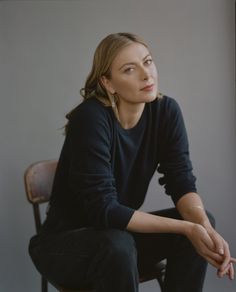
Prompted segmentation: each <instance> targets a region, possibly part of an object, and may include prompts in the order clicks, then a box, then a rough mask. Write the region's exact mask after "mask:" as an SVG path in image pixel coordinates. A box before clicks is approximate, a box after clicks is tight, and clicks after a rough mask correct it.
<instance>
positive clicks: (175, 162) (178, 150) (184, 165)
mask: <svg viewBox="0 0 236 292" xmlns="http://www.w3.org/2000/svg"><path fill="white" fill-rule="evenodd" d="M164 108H165V109H164V116H163V120H164V123H163V128H162V131H163V141H162V143H161V152H160V153H161V154H160V163H159V166H158V172H160V173H162V174H163V177H161V178H160V179H159V183H160V184H161V185H164V187H165V191H166V194H168V195H170V196H171V197H172V200H173V202H174V204H176V203H177V202H178V200H179V199H180V198H181V197H182V196H183V195H185V194H186V193H188V192H196V191H197V190H196V186H195V181H196V178H195V176H194V175H193V173H192V163H191V161H190V158H189V145H188V137H187V132H186V128H185V125H184V120H183V116H182V113H181V110H180V107H179V105H178V104H177V102H176V101H175V100H174V99H172V98H167V100H166V103H165V106H164Z"/></svg>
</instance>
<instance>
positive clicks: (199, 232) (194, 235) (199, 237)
mask: <svg viewBox="0 0 236 292" xmlns="http://www.w3.org/2000/svg"><path fill="white" fill-rule="evenodd" d="M186 236H187V237H188V239H189V240H190V241H191V243H192V244H193V246H194V247H195V249H196V251H197V252H198V254H200V255H201V256H202V257H203V258H204V259H205V260H206V261H207V262H209V263H210V264H211V265H213V266H214V267H216V268H217V269H219V268H220V266H221V263H222V261H223V256H222V255H220V254H218V253H216V252H215V244H214V242H213V240H212V239H211V237H210V236H209V234H208V232H207V230H206V229H205V228H204V227H203V226H202V225H200V224H195V223H192V224H191V225H190V226H189V228H188V230H187V232H186Z"/></svg>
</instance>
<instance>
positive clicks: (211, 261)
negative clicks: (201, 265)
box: [204, 256, 220, 270]
mask: <svg viewBox="0 0 236 292" xmlns="http://www.w3.org/2000/svg"><path fill="white" fill-rule="evenodd" d="M204 258H205V260H206V261H207V262H208V263H209V264H211V265H212V266H213V267H215V268H216V269H218V270H220V264H219V263H218V262H217V261H215V260H213V259H212V258H210V257H207V256H204Z"/></svg>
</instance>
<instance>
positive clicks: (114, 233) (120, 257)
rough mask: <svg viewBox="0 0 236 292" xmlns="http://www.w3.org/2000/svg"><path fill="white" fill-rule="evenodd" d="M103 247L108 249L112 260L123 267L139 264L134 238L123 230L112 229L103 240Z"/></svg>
mask: <svg viewBox="0 0 236 292" xmlns="http://www.w3.org/2000/svg"><path fill="white" fill-rule="evenodd" d="M103 247H104V249H106V251H107V253H108V255H109V257H110V260H112V262H113V263H117V264H121V265H123V266H124V265H128V266H130V265H133V264H136V263H137V250H136V245H135V241H134V239H133V236H132V235H131V234H130V233H129V232H127V231H122V230H118V229H117V230H116V229H110V230H108V231H107V232H106V235H105V236H104V238H103Z"/></svg>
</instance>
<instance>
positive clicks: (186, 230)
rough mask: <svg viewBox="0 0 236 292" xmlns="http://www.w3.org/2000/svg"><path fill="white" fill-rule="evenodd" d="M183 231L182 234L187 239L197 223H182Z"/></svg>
mask: <svg viewBox="0 0 236 292" xmlns="http://www.w3.org/2000/svg"><path fill="white" fill-rule="evenodd" d="M183 223H184V224H183V229H182V234H183V235H185V236H187V237H189V235H190V234H191V232H192V230H193V228H194V226H195V225H196V224H197V223H193V222H190V221H183Z"/></svg>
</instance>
